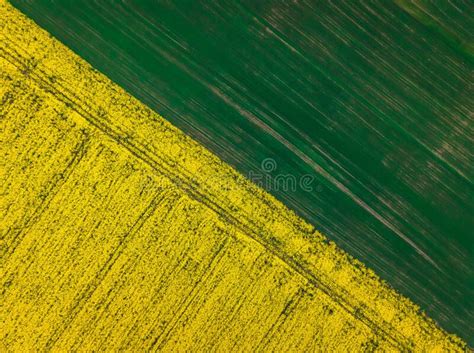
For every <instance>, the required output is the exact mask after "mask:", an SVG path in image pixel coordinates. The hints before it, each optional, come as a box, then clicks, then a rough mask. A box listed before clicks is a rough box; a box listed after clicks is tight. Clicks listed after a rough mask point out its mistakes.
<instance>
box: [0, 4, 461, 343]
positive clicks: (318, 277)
mask: <svg viewBox="0 0 474 353" xmlns="http://www.w3.org/2000/svg"><path fill="white" fill-rule="evenodd" d="M0 18H1V21H0V27H1V29H0V33H1V34H0V35H1V44H0V82H1V85H0V96H1V106H0V119H1V125H0V131H1V133H0V139H1V156H2V164H1V170H0V171H1V173H0V178H1V196H0V222H1V223H0V232H1V243H0V280H1V294H0V342H1V343H0V351H13V352H28V351H36V350H38V351H43V350H50V349H51V350H53V351H70V350H74V351H75V350H78V351H116V350H127V351H148V350H163V351H174V352H176V351H220V352H227V351H242V352H248V351H254V350H258V351H267V350H268V351H272V350H276V351H282V352H287V351H298V352H299V351H341V352H356V351H372V350H376V351H377V350H380V351H408V350H415V351H440V352H441V351H463V350H465V349H466V348H465V345H464V343H463V342H462V341H460V340H459V339H458V338H456V337H455V336H451V335H448V334H447V333H445V332H444V331H442V330H441V329H439V328H438V327H437V326H436V325H435V323H434V322H432V321H431V320H430V319H428V318H426V317H425V316H424V315H423V314H421V313H420V312H419V309H418V308H417V307H416V306H415V305H414V304H412V303H411V302H410V301H409V300H407V299H406V298H403V297H402V296H400V295H399V294H397V293H396V292H395V291H393V290H392V289H391V288H390V287H389V286H388V285H386V284H385V283H383V282H382V281H381V280H380V279H379V278H378V277H377V276H376V275H375V274H374V273H372V272H371V271H370V270H368V269H367V268H365V267H364V266H363V265H362V264H361V263H359V262H357V261H356V260H354V259H352V258H350V257H349V256H348V255H346V254H344V253H343V252H342V251H341V250H339V249H338V248H337V247H336V246H335V245H334V244H333V243H331V242H329V241H327V240H326V238H325V237H324V236H323V235H321V234H320V233H318V232H317V231H316V230H315V229H314V228H313V227H312V226H311V225H309V224H307V223H305V222H304V221H303V220H302V219H300V218H298V217H297V216H296V215H295V214H294V213H292V212H291V211H290V210H288V209H287V208H285V206H284V205H282V204H281V203H280V202H278V201H277V200H275V199H274V198H273V197H272V196H271V195H269V194H267V193H266V192H264V191H263V190H262V189H260V188H258V187H257V186H256V185H253V184H252V183H250V182H249V181H247V180H246V179H245V178H244V177H243V176H241V175H239V174H238V173H237V172H236V171H235V170H233V169H232V168H231V167H230V166H228V165H226V164H224V163H223V162H222V161H220V160H219V159H218V158H217V157H216V156H214V155H213V154H211V153H210V152H209V151H207V150H206V149H205V148H203V147H202V146H200V145H198V144H197V143H196V142H194V141H193V140H192V139H190V138H189V137H187V136H185V135H184V134H183V133H182V132H180V131H179V130H177V129H176V128H175V127H173V126H171V125H170V124H169V123H168V122H167V121H166V120H164V119H163V118H162V117H160V116H159V115H157V114H156V113H155V112H153V111H151V110H150V109H149V108H147V107H146V106H144V105H143V104H141V103H140V102H139V101H137V100H136V99H134V98H133V97H131V96H130V95H129V94H127V93H126V92H125V91H124V90H122V89H121V88H120V87H118V86H117V85H115V84H114V83H112V82H111V81H110V80H108V79H107V78H106V77H104V76H103V75H102V74H100V73H99V72H97V71H95V70H94V69H93V68H92V67H90V66H89V65H88V64H87V63H86V62H84V61H83V60H82V59H81V58H79V57H78V56H76V55H75V54H74V53H72V52H71V51H70V50H69V49H67V48H66V47H65V46H63V45H62V44H61V43H59V42H58V41H57V40H55V39H53V38H52V37H51V36H50V35H49V34H48V33H46V32H45V31H43V30H42V29H40V28H39V27H38V26H37V25H35V24H34V23H33V22H32V21H30V20H29V19H27V18H26V17H25V16H23V15H22V14H20V13H19V12H18V11H17V10H15V9H14V8H13V7H12V6H10V5H9V4H8V3H6V2H4V1H0Z"/></svg>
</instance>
